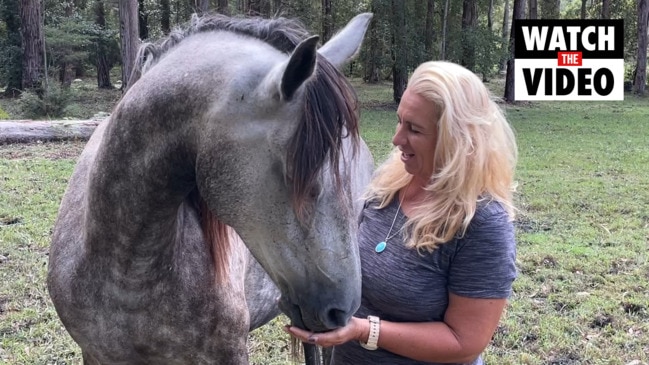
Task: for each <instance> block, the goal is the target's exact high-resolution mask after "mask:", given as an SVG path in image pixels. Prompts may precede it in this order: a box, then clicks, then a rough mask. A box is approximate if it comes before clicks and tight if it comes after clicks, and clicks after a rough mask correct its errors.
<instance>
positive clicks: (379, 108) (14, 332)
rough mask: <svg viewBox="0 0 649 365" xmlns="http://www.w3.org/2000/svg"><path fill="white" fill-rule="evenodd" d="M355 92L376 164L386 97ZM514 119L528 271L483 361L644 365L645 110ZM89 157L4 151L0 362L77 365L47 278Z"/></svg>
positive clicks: (591, 106) (387, 126) (522, 112)
mask: <svg viewBox="0 0 649 365" xmlns="http://www.w3.org/2000/svg"><path fill="white" fill-rule="evenodd" d="M355 85H356V86H357V87H359V90H358V93H359V96H360V98H361V101H362V105H363V107H364V109H363V112H362V133H363V136H364V138H365V140H366V141H367V143H368V145H369V146H370V148H371V150H372V151H373V154H374V156H375V160H376V161H377V163H378V162H380V161H382V160H383V158H384V157H385V156H386V155H387V153H388V152H389V151H390V150H391V148H392V144H391V137H392V133H393V131H394V126H395V107H394V105H393V104H392V103H391V102H390V100H391V88H390V85H385V84H384V85H380V86H364V85H361V84H360V83H358V82H356V81H355ZM499 85H500V84H499V80H494V81H492V82H491V83H490V86H493V87H496V88H497V87H499ZM3 109H5V110H7V111H9V110H12V109H11V108H5V106H4V104H3ZM102 109H103V108H102ZM506 109H507V115H508V118H509V120H510V121H511V123H512V124H513V126H514V128H515V130H516V134H517V138H518V145H519V151H520V159H519V165H518V169H517V176H516V179H517V181H518V184H519V185H518V193H517V204H518V207H519V209H520V211H519V214H518V218H517V222H516V226H517V240H518V260H517V264H518V268H519V271H520V274H519V277H518V279H517V280H516V281H515V283H514V295H513V296H512V298H511V300H510V305H509V307H508V309H507V313H506V315H505V316H504V318H503V320H502V321H501V324H500V326H499V328H498V330H497V332H496V334H495V336H494V338H493V341H492V344H491V345H490V346H489V347H488V349H487V352H486V361H487V363H489V364H512V365H514V364H516V365H517V364H556V365H559V364H562V365H578V364H613V365H615V364H620V365H628V364H633V365H641V364H649V355H647V354H648V353H649V254H648V252H649V173H647V171H646V170H647V168H648V167H649V118H648V117H647V115H649V100H647V99H638V98H635V97H632V96H627V100H625V101H624V102H583V103H577V102H546V103H532V104H529V103H528V104H524V105H519V106H509V107H506ZM97 111H101V110H96V111H88V112H87V113H88V114H90V115H92V114H94V113H96V112H97ZM81 147H82V145H81V144H80V143H56V144H49V143H48V144H31V145H9V146H0V171H1V173H0V364H79V363H80V354H79V350H78V347H77V346H76V345H75V344H74V343H73V342H72V340H71V339H70V337H69V336H68V335H67V333H66V332H65V330H64V329H63V327H62V326H61V324H60V322H59V320H58V318H57V317H56V314H55V312H54V310H53V307H52V305H51V302H50V300H49V297H48V295H47V291H46V287H45V274H46V263H47V247H48V242H49V235H50V230H51V227H52V226H53V222H54V218H55V216H56V211H57V208H58V204H59V201H60V198H61V196H62V193H63V191H64V189H65V185H66V182H67V179H68V178H69V176H70V173H71V171H72V168H73V165H74V161H75V159H76V156H77V155H78V153H79V151H80V149H81ZM286 322H287V320H286V319H285V318H284V317H279V318H278V319H276V320H274V321H273V322H271V324H269V325H267V326H265V327H263V328H261V329H258V330H256V331H254V332H253V333H252V334H251V341H250V344H249V350H250V360H251V363H253V364H265V365H281V364H289V363H290V356H289V355H288V348H289V346H288V343H289V341H288V338H287V336H286V335H285V334H284V332H282V331H281V329H280V327H281V326H282V325H284V324H285V323H286ZM634 361H635V362H634Z"/></svg>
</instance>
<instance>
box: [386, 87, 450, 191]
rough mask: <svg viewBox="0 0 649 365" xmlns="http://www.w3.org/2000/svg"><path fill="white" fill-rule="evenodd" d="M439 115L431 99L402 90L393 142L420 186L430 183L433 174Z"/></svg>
mask: <svg viewBox="0 0 649 365" xmlns="http://www.w3.org/2000/svg"><path fill="white" fill-rule="evenodd" d="M438 115H439V111H438V110H437V107H436V106H435V104H433V103H432V102H430V101H428V100H426V99H424V97H422V96H420V95H418V94H415V93H414V92H410V91H409V89H406V91H405V92H404V93H403V96H402V97H401V103H399V109H397V118H398V121H397V130H396V132H395V133H394V137H392V143H393V144H394V145H395V146H396V147H398V148H399V150H401V161H403V163H404V164H405V168H406V171H407V172H408V173H410V174H411V175H413V176H414V177H415V179H416V180H417V181H419V183H420V184H421V186H426V185H428V182H429V180H430V177H431V176H432V174H433V165H434V159H435V147H436V145H437V117H438Z"/></svg>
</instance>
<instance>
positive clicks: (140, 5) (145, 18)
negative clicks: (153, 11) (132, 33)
mask: <svg viewBox="0 0 649 365" xmlns="http://www.w3.org/2000/svg"><path fill="white" fill-rule="evenodd" d="M137 19H138V30H139V34H140V39H148V38H149V14H148V13H147V11H146V9H145V8H144V0H137Z"/></svg>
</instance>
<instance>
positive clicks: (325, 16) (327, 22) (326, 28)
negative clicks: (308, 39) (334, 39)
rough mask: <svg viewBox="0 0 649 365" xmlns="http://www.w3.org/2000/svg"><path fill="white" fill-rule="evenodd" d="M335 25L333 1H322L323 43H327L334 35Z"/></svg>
mask: <svg viewBox="0 0 649 365" xmlns="http://www.w3.org/2000/svg"><path fill="white" fill-rule="evenodd" d="M333 25H334V20H333V15H332V13H331V0H322V39H321V42H322V43H326V42H327V41H328V40H329V39H330V38H331V36H332V35H333Z"/></svg>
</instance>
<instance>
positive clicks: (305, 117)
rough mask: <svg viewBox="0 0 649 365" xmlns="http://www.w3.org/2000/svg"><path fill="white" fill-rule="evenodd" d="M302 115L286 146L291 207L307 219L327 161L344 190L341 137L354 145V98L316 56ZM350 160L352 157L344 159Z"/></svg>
mask: <svg viewBox="0 0 649 365" xmlns="http://www.w3.org/2000/svg"><path fill="white" fill-rule="evenodd" d="M304 94H305V101H304V113H303V114H302V119H301V120H300V124H299V125H298V128H297V130H296V132H295V134H294V135H293V137H292V139H291V142H290V144H289V147H288V151H287V153H288V155H287V156H288V161H289V162H290V164H291V165H290V166H289V168H288V178H289V181H290V182H291V183H292V185H293V194H292V199H293V207H294V209H295V211H296V213H297V215H298V217H300V219H301V220H302V221H303V222H306V220H308V216H309V213H310V209H309V208H310V202H311V200H312V197H311V195H312V191H313V189H314V188H315V187H316V186H315V185H316V180H317V179H318V177H319V175H320V172H321V170H322V167H323V166H324V163H325V162H326V161H327V159H328V160H329V163H330V166H331V172H332V174H333V175H334V179H335V182H336V186H337V188H338V189H339V190H342V188H344V187H345V186H344V185H345V184H343V183H342V180H341V176H340V170H339V169H338V163H339V161H340V158H341V156H342V154H343V150H342V143H343V138H345V137H347V136H348V137H350V138H351V140H352V142H353V146H354V151H355V150H356V148H357V146H358V139H359V131H358V120H359V110H358V98H357V96H356V92H355V91H354V88H353V87H352V86H351V84H350V83H349V81H348V80H347V79H346V78H345V76H344V75H343V74H342V73H341V72H340V71H338V69H336V67H334V66H333V65H332V64H331V63H330V62H329V61H327V60H326V59H325V58H324V57H321V56H320V55H318V58H317V67H316V71H315V75H314V76H313V77H312V78H311V79H310V80H309V81H308V82H307V83H306V85H305V93H304ZM348 157H349V158H351V157H352V156H348Z"/></svg>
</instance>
